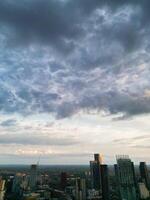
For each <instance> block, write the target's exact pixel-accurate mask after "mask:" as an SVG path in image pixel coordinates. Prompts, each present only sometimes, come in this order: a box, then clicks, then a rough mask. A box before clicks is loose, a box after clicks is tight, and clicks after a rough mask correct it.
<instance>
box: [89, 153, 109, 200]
mask: <svg viewBox="0 0 150 200" xmlns="http://www.w3.org/2000/svg"><path fill="white" fill-rule="evenodd" d="M90 171H91V183H92V189H95V190H96V191H99V195H100V198H101V199H103V200H109V183H108V168H107V165H104V164H102V156H101V155H100V154H94V161H91V162H90Z"/></svg>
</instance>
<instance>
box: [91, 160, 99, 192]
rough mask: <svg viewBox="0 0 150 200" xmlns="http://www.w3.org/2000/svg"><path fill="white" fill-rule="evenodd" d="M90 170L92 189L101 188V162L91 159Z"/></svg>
mask: <svg viewBox="0 0 150 200" xmlns="http://www.w3.org/2000/svg"><path fill="white" fill-rule="evenodd" d="M90 172H91V186H92V189H95V190H101V176H100V164H99V163H98V162H97V161H90Z"/></svg>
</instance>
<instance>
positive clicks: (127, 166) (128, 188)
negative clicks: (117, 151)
mask: <svg viewBox="0 0 150 200" xmlns="http://www.w3.org/2000/svg"><path fill="white" fill-rule="evenodd" d="M117 175H118V177H117V180H118V181H119V182H118V184H119V191H120V196H121V199H124V200H137V194H136V185H135V180H134V171H133V163H132V162H131V160H130V158H129V157H128V156H126V155H123V156H117Z"/></svg>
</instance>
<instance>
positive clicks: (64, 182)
mask: <svg viewBox="0 0 150 200" xmlns="http://www.w3.org/2000/svg"><path fill="white" fill-rule="evenodd" d="M60 176H61V177H60V179H61V180H60V185H61V189H62V190H65V188H66V186H67V173H66V172H62V173H61V175H60Z"/></svg>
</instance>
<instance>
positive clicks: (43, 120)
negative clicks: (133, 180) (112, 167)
mask: <svg viewBox="0 0 150 200" xmlns="http://www.w3.org/2000/svg"><path fill="white" fill-rule="evenodd" d="M149 7H150V2H148V1H146V0H143V1H141V0H133V1H128V0H127V1H122V0H120V1H116V0H112V1H99V0H56V1H55V0H50V1H49V0H30V1H29V0H22V1H17V0H12V1H10V0H5V1H1V2H0V46H1V48H0V164H12V163H13V164H31V163H36V162H37V161H38V160H39V158H40V163H41V164H51V163H53V164H88V161H89V160H91V158H92V155H93V153H94V152H98V153H99V152H100V153H102V154H104V158H105V161H104V162H106V163H109V164H113V163H114V160H115V157H114V155H116V154H118V153H119V154H130V155H131V158H132V160H133V161H134V162H135V163H138V161H139V160H140V161H146V162H147V163H150V157H149V154H150V145H149V143H150V123H149V120H150V55H149V51H150V40H149V33H150V30H149V25H150V14H149V9H148V8H149ZM81 158H82V159H81Z"/></svg>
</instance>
